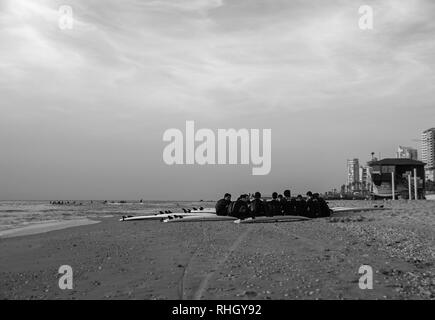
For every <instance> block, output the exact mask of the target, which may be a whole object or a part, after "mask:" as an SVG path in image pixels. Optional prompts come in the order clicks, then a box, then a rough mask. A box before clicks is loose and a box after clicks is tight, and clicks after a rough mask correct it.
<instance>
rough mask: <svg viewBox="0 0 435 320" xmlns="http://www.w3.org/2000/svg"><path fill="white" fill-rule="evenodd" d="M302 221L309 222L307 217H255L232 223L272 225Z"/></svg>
mask: <svg viewBox="0 0 435 320" xmlns="http://www.w3.org/2000/svg"><path fill="white" fill-rule="evenodd" d="M303 220H311V219H310V218H307V217H302V216H272V217H255V219H253V218H247V219H243V220H241V219H238V220H235V221H234V223H267V222H269V223H274V222H291V221H303Z"/></svg>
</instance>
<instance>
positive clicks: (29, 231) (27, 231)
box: [0, 219, 101, 239]
mask: <svg viewBox="0 0 435 320" xmlns="http://www.w3.org/2000/svg"><path fill="white" fill-rule="evenodd" d="M100 222H101V221H97V220H91V219H74V220H64V221H55V222H53V221H47V222H41V223H35V224H31V225H28V226H25V227H18V228H11V229H6V230H1V231H0V239H6V238H13V237H22V236H30V235H35V234H41V233H47V232H50V231H56V230H63V229H68V228H73V227H79V226H85V225H91V224H96V223H100Z"/></svg>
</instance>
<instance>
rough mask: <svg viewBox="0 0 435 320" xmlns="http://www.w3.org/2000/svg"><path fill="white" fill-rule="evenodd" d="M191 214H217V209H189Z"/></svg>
mask: <svg viewBox="0 0 435 320" xmlns="http://www.w3.org/2000/svg"><path fill="white" fill-rule="evenodd" d="M187 210H188V211H189V212H190V213H216V209H215V208H202V209H201V208H198V209H187Z"/></svg>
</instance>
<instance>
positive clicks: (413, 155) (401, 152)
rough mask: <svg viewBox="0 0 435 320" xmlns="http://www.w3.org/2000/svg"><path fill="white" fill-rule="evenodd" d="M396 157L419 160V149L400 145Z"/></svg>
mask: <svg viewBox="0 0 435 320" xmlns="http://www.w3.org/2000/svg"><path fill="white" fill-rule="evenodd" d="M396 158H398V159H412V160H418V155H417V149H414V148H411V147H402V146H399V148H398V149H397V152H396Z"/></svg>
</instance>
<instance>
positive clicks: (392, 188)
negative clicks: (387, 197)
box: [391, 172, 396, 200]
mask: <svg viewBox="0 0 435 320" xmlns="http://www.w3.org/2000/svg"><path fill="white" fill-rule="evenodd" d="M395 194H396V190H395V185H394V172H391V196H392V197H391V200H395V199H396V197H395Z"/></svg>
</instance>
